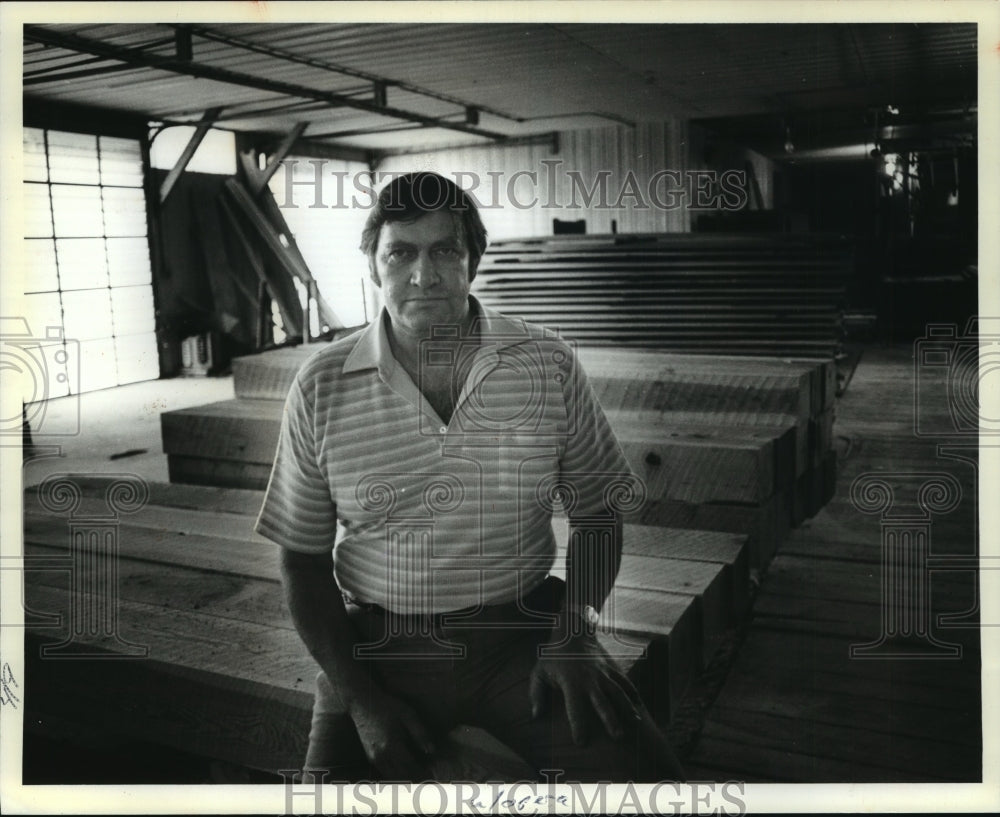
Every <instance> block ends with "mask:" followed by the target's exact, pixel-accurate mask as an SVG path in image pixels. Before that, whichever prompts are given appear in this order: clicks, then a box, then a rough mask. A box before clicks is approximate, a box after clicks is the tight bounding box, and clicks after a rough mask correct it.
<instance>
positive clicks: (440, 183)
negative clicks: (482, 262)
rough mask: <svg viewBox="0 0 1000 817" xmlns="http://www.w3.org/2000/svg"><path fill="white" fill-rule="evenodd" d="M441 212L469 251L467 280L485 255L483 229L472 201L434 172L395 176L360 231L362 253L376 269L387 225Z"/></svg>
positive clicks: (474, 275)
mask: <svg viewBox="0 0 1000 817" xmlns="http://www.w3.org/2000/svg"><path fill="white" fill-rule="evenodd" d="M439 210H443V211H445V212H447V213H449V214H450V215H451V217H452V220H453V221H454V222H455V228H456V230H457V231H458V237H459V240H461V241H464V242H465V246H466V249H467V250H468V252H469V281H470V282H471V281H472V279H473V278H475V277H476V270H477V269H478V268H479V259H480V258H482V257H483V253H484V252H486V227H484V226H483V220H482V218H481V217H480V215H479V210H478V209H477V208H476V204H475V202H474V201H473V200H472V198H471V197H470V196H469V195H467V194H466V192H465V191H464V190H462V188H460V187H459V186H458V185H457V184H455V183H454V182H453V181H451V180H449V179H446V178H445V177H444V176H440V175H438V174H437V173H430V172H427V171H420V172H418V173H406V174H405V175H402V176H397V177H396V178H394V179H393V180H392V181H390V182H389V183H388V184H387V185H386V186H385V187H383V188H382V191H381V192H380V193H379V194H378V199H376V201H375V206H374V207H373V208H372V211H371V212H370V213H369V214H368V219H367V221H365V227H364V229H363V230H362V231H361V252H363V253H364V254H365V255H367V256H368V263H369V264H370V265H371V268H372V270H373V271H374V269H375V249H376V247H377V246H378V235H379V232H380V231H381V229H382V225H383V224H385V223H386V222H404V223H405V222H411V221H416V220H417V219H418V218H420V217H421V216H424V215H426V214H427V213H433V212H437V211H439Z"/></svg>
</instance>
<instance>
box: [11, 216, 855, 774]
mask: <svg viewBox="0 0 1000 817" xmlns="http://www.w3.org/2000/svg"><path fill="white" fill-rule="evenodd" d="M848 264H849V258H848V254H847V252H846V250H845V247H844V245H843V244H842V243H840V242H839V241H837V240H833V239H823V238H818V237H815V236H796V237H790V236H768V237H758V236H719V235H711V236H676V235H675V236H629V237H624V236H564V237H557V238H552V239H537V240H536V239H532V240H524V241H508V242H497V243H495V244H494V245H493V246H492V247H491V249H490V251H489V253H488V254H487V256H486V257H485V258H484V260H483V264H482V266H481V268H480V275H479V278H478V279H477V289H478V294H479V296H480V297H481V298H482V299H483V301H484V302H486V303H487V304H489V305H491V306H494V307H497V308H499V309H500V310H501V311H504V312H507V313H508V314H514V315H522V316H524V317H525V318H527V319H529V320H534V321H537V322H539V323H543V324H546V325H549V326H553V327H555V328H557V329H559V330H561V331H562V334H563V335H564V336H566V337H567V338H568V339H570V340H574V341H577V342H579V343H580V344H581V345H580V348H579V349H578V356H579V359H580V361H581V363H582V365H583V369H584V371H585V372H586V375H587V377H588V379H589V380H590V382H591V384H592V385H593V388H594V390H595V392H596V394H597V396H598V398H599V399H600V401H601V403H602V405H603V406H604V408H605V411H606V413H607V415H608V419H609V422H610V424H611V426H612V428H613V430H614V431H615V434H616V435H617V437H618V438H619V440H620V441H621V443H622V446H623V448H624V450H625V453H626V455H627V457H628V459H629V461H630V463H631V465H632V468H633V470H634V471H635V473H636V474H637V475H638V476H639V477H641V478H642V480H643V481H644V483H645V486H646V493H647V501H646V503H645V504H644V505H643V506H642V507H641V508H640V509H638V510H637V511H636V512H635V513H634V514H633V515H632V516H631V517H630V518H628V519H627V520H626V522H627V524H626V526H625V553H624V556H623V561H622V568H621V572H620V574H619V578H618V582H617V584H616V587H615V590H614V591H613V594H612V596H611V598H610V599H609V601H608V604H607V606H606V608H605V613H606V615H604V616H602V625H601V627H602V631H601V634H600V637H601V639H602V641H603V642H604V644H605V646H606V647H607V648H608V649H609V651H611V652H612V653H614V654H616V655H618V656H619V657H620V659H621V660H622V661H623V663H624V664H625V665H626V666H627V667H628V668H629V671H630V673H631V675H632V677H633V678H634V679H635V680H636V682H637V684H638V685H639V687H640V689H641V690H642V692H643V695H644V698H645V699H646V701H647V704H648V705H649V706H650V708H651V709H652V711H653V712H654V715H655V716H656V717H657V718H658V720H660V722H661V723H664V724H667V723H669V722H670V720H671V718H672V716H673V714H674V712H675V710H676V705H677V702H678V699H679V698H680V697H681V696H682V695H683V694H684V692H685V690H686V689H687V688H688V686H689V684H690V682H691V680H692V679H693V678H694V677H696V676H697V674H698V673H699V672H700V671H701V670H702V669H703V668H704V667H705V665H706V663H707V662H708V660H709V659H710V658H711V656H712V655H713V653H714V651H715V649H716V648H717V646H718V644H719V643H720V640H721V639H722V638H723V637H724V634H725V633H726V632H727V630H728V629H730V628H732V627H733V626H735V625H736V624H738V623H739V622H740V621H742V620H743V619H744V618H745V616H746V615H747V614H748V606H749V599H750V596H751V593H750V586H751V578H750V577H751V571H762V570H764V569H766V567H767V565H768V563H769V562H770V560H771V558H772V556H773V555H774V553H775V551H776V549H777V548H778V547H779V545H780V543H781V541H782V540H783V538H784V537H785V535H786V534H787V532H788V531H789V530H790V529H791V528H792V527H794V526H797V525H798V524H800V523H801V522H802V521H803V520H804V519H805V518H807V517H810V516H812V515H813V514H814V513H815V512H816V511H817V510H818V509H819V508H820V507H822V505H823V504H825V503H826V501H827V500H828V499H829V498H830V496H831V495H832V493H833V489H834V479H835V470H836V469H835V465H836V463H835V459H834V454H833V419H834V397H835V389H836V370H835V367H834V364H833V356H834V353H835V351H836V347H837V344H838V342H839V326H840V317H839V308H840V299H841V298H842V295H843V284H844V277H845V271H846V269H847V267H848ZM314 351H315V347H298V348H294V349H281V350H276V351H272V352H267V353H264V354H260V355H255V356H251V357H247V358H240V359H237V360H235V361H234V363H233V372H234V385H235V392H236V399H234V400H230V401H223V402H220V403H214V404H211V405H209V406H203V407H200V408H195V409H185V410H181V411H173V412H167V413H165V414H163V415H162V435H163V450H164V453H165V454H166V455H167V457H168V463H169V471H170V478H171V482H172V483H175V484H172V485H169V486H154V494H153V496H154V498H153V502H152V505H151V506H150V507H149V508H147V509H146V510H145V511H143V513H142V514H140V515H137V516H136V517H135V518H134V519H130V520H129V523H128V525H123V526H122V529H121V534H122V540H123V543H124V544H123V555H124V557H125V559H126V561H128V560H129V559H135V560H136V561H137V563H138V562H143V564H149V563H155V564H161V563H162V565H163V575H164V576H169V575H171V571H179V570H181V571H183V570H189V571H190V570H195V571H209V572H212V573H213V575H214V574H221V575H224V576H226V577H227V579H226V581H227V582H229V583H227V584H226V589H225V590H221V589H218V588H216V590H217V591H218V592H217V593H216V595H215V596H213V595H211V594H212V593H213V592H215V591H213V590H212V588H213V587H215V585H214V584H213V582H217V581H218V580H217V579H213V580H212V581H210V582H208V583H206V584H205V588H206V589H205V593H206V594H208V595H206V597H205V598H204V599H201V598H199V593H200V592H201V591H200V590H192V591H190V592H188V593H187V594H186V595H182V597H181V598H180V599H179V600H177V601H176V602H173V603H174V604H180V605H183V606H184V607H185V611H186V613H187V614H190V615H192V616H194V617H195V618H192V620H191V622H190V623H191V626H193V627H197V628H198V631H199V632H203V633H204V634H205V639H204V645H203V644H202V643H201V642H197V641H196V642H195V643H194V644H193V645H189V646H188V648H186V651H185V650H180V651H178V650H177V648H176V647H174V646H171V645H169V644H166V643H164V645H163V650H164V652H163V655H164V661H165V663H164V669H163V673H162V677H163V678H170V677H172V676H171V673H174V675H176V674H177V673H178V672H181V673H182V674H183V675H184V678H185V683H196V682H197V683H203V684H205V685H206V689H207V690H208V692H207V693H206V699H207V700H212V699H213V698H212V696H213V694H214V695H215V696H216V697H217V696H218V693H217V692H215V693H212V691H211V690H212V689H213V687H212V684H215V687H218V685H219V679H223V678H224V679H228V681H227V683H229V684H230V685H233V684H235V685H236V686H237V687H238V688H239V689H240V690H241V694H242V693H245V695H246V696H248V698H247V699H248V700H249V699H253V698H254V696H263V698H264V699H265V700H276V701H282V702H284V703H282V704H281V706H284V707H285V709H281V707H279V706H270V707H269V706H265V707H264V708H263V712H264V713H265V714H263V715H262V716H261V717H262V718H264V720H270V719H272V718H277V717H285V718H286V720H287V721H288V722H290V723H295V724H298V725H299V726H298V727H296V728H301V722H302V720H303V718H307V715H308V705H307V703H306V701H307V700H308V696H307V695H306V696H305V697H300V698H295V700H294V701H293V702H292V703H289V700H290V699H288V698H287V695H289V694H292V693H293V692H294V693H296V694H297V693H298V692H300V691H302V690H303V689H304V688H308V687H310V686H311V682H312V677H311V675H310V674H309V673H310V672H311V670H310V669H308V667H309V666H310V664H309V659H308V657H307V656H305V652H304V649H303V648H301V647H298V646H294V645H296V644H297V641H296V638H297V637H296V636H295V634H294V632H293V631H292V630H291V625H290V622H289V621H288V618H287V614H285V613H284V612H283V608H282V612H277V611H276V608H278V607H281V604H280V591H279V588H278V586H277V583H276V577H277V568H276V564H274V547H273V546H271V545H268V544H266V543H264V542H263V541H261V540H259V537H256V536H255V535H254V534H253V533H252V530H251V528H250V524H251V522H252V513H253V512H254V511H255V510H256V507H254V508H253V509H252V510H250V509H249V508H248V507H244V506H243V505H241V503H244V504H246V503H249V504H251V505H252V504H253V503H254V502H256V503H259V501H260V498H261V494H260V491H261V490H262V489H263V488H264V487H265V486H266V483H267V478H268V474H269V471H270V466H271V460H272V458H273V454H274V449H275V445H276V441H277V435H278V430H279V426H280V422H281V416H282V409H283V401H284V399H285V396H286V394H287V391H288V389H289V387H290V385H291V382H292V379H293V377H294V375H295V372H296V371H297V370H298V368H299V367H300V366H301V365H302V363H303V362H304V361H305V359H306V357H307V356H308V355H310V354H312V353H313V352H314ZM180 483H190V484H194V485H201V486H216V487H212V488H202V489H197V490H202V491H206V492H208V493H206V499H205V501H204V503H203V502H202V501H201V500H200V499H198V498H197V497H192V495H191V491H192V490H193V489H191V488H190V487H188V486H186V485H184V484H180ZM218 486H223V487H218ZM246 489H253V490H250V491H248V490H246ZM95 490H96V489H95ZM247 498H252V499H247ZM192 503H193V504H194V506H195V508H194V510H191V508H192ZM219 503H222V504H221V505H220V504H219ZM27 519H28V531H29V534H30V541H31V542H33V547H37V548H52V547H57V546H58V544H57V540H58V538H59V537H58V533H59V531H60V530H62V531H64V530H65V528H64V524H65V523H64V522H59V523H58V524H57V523H54V522H53V520H51V519H48V520H46V519H45V518H44V515H41V514H39V513H38V512H29V513H28V516H27ZM57 522H58V520H57ZM61 525H62V527H61ZM554 529H555V532H556V539H557V542H558V544H559V547H560V548H564V547H565V543H566V539H567V533H566V525H565V520H558V519H557V520H556V523H555V525H554ZM178 537H182V538H178ZM62 546H63V547H65V537H64V538H63V545H62ZM192 554H196V555H194V556H192ZM248 564H249V565H250V567H247V565H248ZM129 569H133V568H129ZM135 569H138V568H135ZM144 569H147V570H148V569H150V568H144ZM555 572H557V573H558V572H559V568H557V569H556V571H555ZM178 578H180V577H179V576H175V577H174V578H173V579H171V582H173V581H174V580H175V579H178ZM191 584H192V582H190V581H189V582H188V586H191ZM194 586H196V587H197V586H198V585H197V583H196V582H194ZM165 588H166V585H165V584H163V582H161V581H160V580H159V579H155V578H149V580H148V581H145V582H137V583H136V585H135V587H134V589H130V591H129V592H130V593H131V594H133V595H135V598H129V599H128V600H127V604H126V607H125V609H126V610H127V614H128V615H129V616H131V617H132V618H131V619H130V620H133V621H134V622H135V626H136V627H139V628H144V627H146V626H147V625H146V621H147V619H145V618H144V617H143V616H142V615H141V613H142V611H144V610H146V609H147V608H149V607H156V605H157V604H160V603H161V602H160V601H158V600H157V599H158V598H159V596H158V595H157V594H165V593H166V592H167V591H166V589H165ZM39 592H40V593H41V596H39V598H41V597H45V593H49V594H50V595H49V597H45V598H48V599H49V601H51V602H53V603H54V602H55V599H54V598H51V592H52V590H51V588H49V589H48V590H40V591H39ZM140 596H141V598H140ZM243 601H247V602H248V604H246V605H244V604H243V603H242V602H243ZM162 603H163V604H167V603H170V602H168V601H167V600H164V601H163V602H162ZM129 605H133V606H135V610H134V611H133V610H132V607H130V606H129ZM220 605H221V607H220ZM213 616H218V617H220V618H224V619H225V621H219V622H216V621H213V620H212V617H213ZM195 619H197V621H195ZM234 619H235V620H237V621H239V622H241V623H240V624H237V625H234V624H233V620H234ZM149 620H150V621H154V620H155V616H154V617H153V618H152V619H149ZM243 624H245V625H246V626H247V627H248V628H249V629H248V632H250V631H253V632H254V633H256V634H257V635H259V636H260V642H259V643H260V644H261V645H262V646H260V647H259V649H260V650H261V656H262V658H261V661H262V662H263V663H265V664H266V663H268V662H270V661H271V657H270V654H269V652H268V651H270V650H274V651H275V653H274V656H273V661H274V664H273V665H274V666H281V667H283V668H284V670H283V671H287V673H290V674H293V675H294V676H295V678H296V679H301V680H296V681H295V683H294V684H293V686H294V690H289V689H287V688H286V687H287V684H288V678H287V677H286V678H284V679H283V680H281V681H277V680H275V679H273V678H271V677H270V676H269V675H267V674H265V673H264V672H263V670H257V669H249V670H248V669H247V668H246V667H244V668H236V667H234V666H232V665H231V664H229V663H227V659H226V657H225V656H226V651H225V650H222V651H219V652H218V655H217V654H216V651H215V650H214V648H213V647H212V646H211V645H212V644H213V643H214V642H216V641H218V642H222V641H224V640H226V639H229V640H231V639H232V638H233V637H234V634H233V633H232V632H231V630H229V629H227V628H231V627H233V626H237V627H240V626H243ZM260 626H264V627H269V628H270V630H269V631H268V632H266V633H265V632H263V631H259V630H255V629H254V628H255V627H260ZM154 631H155V625H154ZM150 637H151V638H153V639H154V640H155V639H156V638H158V637H159V636H158V635H157V634H156V632H154V633H153V635H151V636H150ZM227 643H228V642H227ZM296 650H297V651H298V652H297V653H296ZM289 651H291V652H289ZM286 653H287V654H286ZM292 653H296V655H297V656H298V657H297V658H293V657H292ZM300 659H301V660H302V661H303V663H302V664H299V663H296V662H297V661H299V660H300ZM250 663H251V664H252V665H253V666H254V667H257V666H258V665H257V661H256V658H255V659H254V661H253V662H250ZM150 666H152V665H150ZM178 668H180V669H178ZM192 678H194V679H195V681H191V680H190V679H192ZM283 684H284V685H285V686H283ZM303 685H304V686H303ZM166 687H169V681H163V682H160V683H158V686H157V688H158V689H161V691H162V689H165V688H166ZM272 688H273V689H274V691H269V690H271V689H272ZM56 691H58V690H56ZM163 694H164V700H165V701H166V702H167V703H165V704H164V705H165V706H169V705H171V704H170V703H169V702H170V700H171V698H170V695H169V694H167V693H163ZM282 696H286V697H282ZM174 703H175V704H177V705H181V704H179V703H177V702H174ZM289 706H291V708H292V710H295V711H294V712H292V710H290V709H288V707H289ZM151 722H155V718H153V719H152V721H151ZM306 733H307V729H304V730H302V732H301V734H300V735H299V737H298V738H294V739H293V738H292V737H289V738H288V739H287V740H284V739H281V740H275V739H273V738H271V737H269V738H268V740H270V741H271V745H272V748H270V749H268V748H266V747H264V746H262V745H261V746H254V745H240V746H239V748H238V749H237V750H232V751H231V753H232V752H233V751H235V752H237V753H238V755H239V757H238V762H240V763H242V764H244V765H248V766H252V767H254V768H269V769H274V768H282V766H276V765H275V764H276V763H278V762H279V761H280V762H281V763H284V764H285V765H284V768H294V767H295V766H296V765H298V763H299V762H301V756H302V750H303V748H304V744H303V743H302V741H303V740H304V738H305V734H306ZM259 734H260V735H262V736H264V735H269V734H270V733H269V731H268V729H261V730H260V732H259ZM276 734H283V733H280V730H279V732H277V733H276ZM295 740H298V741H299V742H298V743H295ZM274 747H278V748H274ZM220 751H221V750H220ZM276 752H278V753H279V754H280V753H284V754H283V756H282V757H281V758H278V757H277V756H276V754H275V753H276ZM289 764H290V765H289Z"/></svg>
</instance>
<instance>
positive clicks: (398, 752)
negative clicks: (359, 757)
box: [349, 692, 434, 780]
mask: <svg viewBox="0 0 1000 817" xmlns="http://www.w3.org/2000/svg"><path fill="white" fill-rule="evenodd" d="M349 712H350V715H351V719H352V720H353V721H354V725H355V727H356V728H357V730H358V737H360V738H361V745H362V746H363V747H364V750H365V754H366V755H367V756H368V760H369V762H370V763H371V764H372V765H373V766H374V767H375V768H376V769H378V771H379V773H380V774H381V775H383V776H384V777H385V779H386V780H427V779H428V778H429V777H430V776H431V774H430V763H429V762H428V756H429V755H431V754H432V753H433V752H434V741H433V738H432V736H431V733H430V731H429V730H428V729H427V727H425V726H424V724H423V722H422V721H421V720H420V717H419V716H418V715H417V713H416V712H415V711H414V710H413V708H412V707H411V706H410V705H409V704H407V703H406V702H405V701H403V700H401V699H400V698H397V697H395V696H393V695H387V694H386V693H384V692H379V693H377V694H376V695H374V696H372V697H370V698H368V699H367V700H365V701H364V702H355V703H354V704H352V705H351V706H350V707H349Z"/></svg>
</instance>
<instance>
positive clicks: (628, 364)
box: [578, 347, 836, 568]
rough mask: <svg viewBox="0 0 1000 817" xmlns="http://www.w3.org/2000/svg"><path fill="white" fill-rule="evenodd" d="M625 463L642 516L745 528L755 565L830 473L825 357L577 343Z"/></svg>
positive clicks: (809, 506) (829, 487)
mask: <svg viewBox="0 0 1000 817" xmlns="http://www.w3.org/2000/svg"><path fill="white" fill-rule="evenodd" d="M578 356H579V359H580V361H581V363H582V364H583V368H584V370H585V371H586V372H587V374H588V377H589V379H590V381H591V384H592V385H593V387H594V391H595V392H596V394H597V397H598V399H599V400H600V402H601V405H602V406H603V407H604V409H605V411H606V413H607V415H608V420H609V422H610V423H611V426H612V428H613V429H614V431H615V434H616V435H617V437H618V439H619V441H620V442H621V444H622V447H623V448H624V449H625V453H626V456H627V457H628V459H629V462H630V464H631V466H632V469H633V471H634V472H635V473H636V475H638V476H639V477H640V478H642V479H643V481H644V482H645V484H646V490H647V502H646V504H645V506H644V507H643V508H642V509H641V510H640V511H639V512H638V520H639V521H641V522H643V523H645V524H665V525H671V526H674V527H683V528H701V529H706V530H723V531H733V532H740V533H745V534H747V535H748V536H749V537H750V546H751V559H752V566H753V567H756V568H764V567H766V566H767V564H768V562H769V561H770V559H771V557H772V556H773V555H774V553H775V551H776V549H777V548H778V546H779V545H780V543H781V541H782V540H783V539H784V537H785V536H786V535H787V533H788V531H789V529H790V528H793V527H797V526H798V525H799V524H801V522H802V521H804V520H805V519H807V518H809V517H812V516H813V515H814V514H815V513H816V512H817V511H818V510H819V509H820V508H821V507H823V505H825V504H826V503H827V502H828V501H829V499H830V497H832V496H833V491H834V487H835V482H836V457H835V453H834V450H833V423H834V399H835V396H836V367H835V365H834V363H833V361H796V360H783V359H779V358H754V357H739V358H737V357H723V356H712V355H681V354H672V353H668V352H654V351H649V350H639V349H625V348H620V347H619V348H588V347H583V348H580V349H579V350H578Z"/></svg>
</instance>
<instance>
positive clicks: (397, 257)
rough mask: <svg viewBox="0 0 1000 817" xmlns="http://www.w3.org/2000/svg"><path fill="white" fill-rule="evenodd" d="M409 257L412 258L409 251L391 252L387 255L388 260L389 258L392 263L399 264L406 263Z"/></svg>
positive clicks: (398, 250) (396, 250)
mask: <svg viewBox="0 0 1000 817" xmlns="http://www.w3.org/2000/svg"><path fill="white" fill-rule="evenodd" d="M409 257H410V251H409V250H407V249H395V250H389V252H388V253H386V258H388V259H389V260H390V261H397V262H398V261H404V260H406V259H407V258H409Z"/></svg>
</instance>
